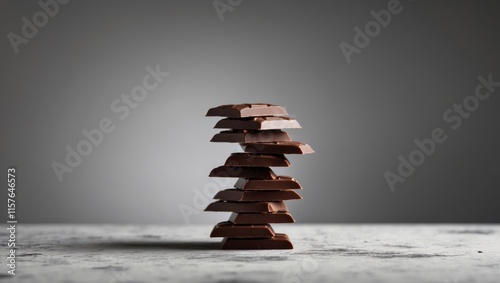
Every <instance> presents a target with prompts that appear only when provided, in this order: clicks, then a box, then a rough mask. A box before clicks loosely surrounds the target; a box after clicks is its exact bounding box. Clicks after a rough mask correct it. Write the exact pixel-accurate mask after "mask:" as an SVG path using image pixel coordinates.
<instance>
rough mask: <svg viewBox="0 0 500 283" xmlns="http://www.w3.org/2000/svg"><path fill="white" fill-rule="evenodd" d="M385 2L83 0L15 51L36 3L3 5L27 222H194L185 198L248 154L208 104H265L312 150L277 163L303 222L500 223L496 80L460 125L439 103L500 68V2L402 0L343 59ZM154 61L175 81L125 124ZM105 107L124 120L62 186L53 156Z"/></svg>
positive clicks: (11, 161) (10, 107)
mask: <svg viewBox="0 0 500 283" xmlns="http://www.w3.org/2000/svg"><path fill="white" fill-rule="evenodd" d="M223 2H226V1H223ZM387 3H388V1H387V0H381V1H247V0H244V1H243V3H242V4H241V5H239V6H237V7H235V9H234V11H232V12H226V13H225V14H224V21H221V20H220V19H219V17H218V15H217V13H216V11H215V9H214V7H213V5H212V1H176V2H173V1H76V0H73V1H72V2H70V3H69V4H66V5H64V6H62V7H61V10H60V11H59V13H58V14H57V15H56V16H55V17H54V18H51V19H50V20H49V23H48V24H47V25H46V26H45V27H43V28H41V29H40V31H39V32H38V34H37V35H36V36H35V37H34V38H32V39H31V40H30V41H29V43H28V44H23V45H21V46H20V52H19V54H15V53H14V51H13V49H12V47H11V46H10V44H9V41H8V39H7V33H8V32H15V33H17V34H20V31H21V26H22V22H21V18H22V17H27V18H30V19H31V17H32V16H33V14H34V13H35V12H36V11H38V10H40V7H39V6H38V4H37V3H36V1H2V2H0V14H1V25H0V29H1V33H0V34H1V36H2V40H1V41H0V47H1V52H0V56H1V65H0V70H1V82H2V91H1V93H2V94H1V95H2V102H1V103H0V105H1V118H2V119H1V123H2V136H1V141H0V143H1V167H0V168H1V169H2V170H3V171H4V172H5V171H6V168H7V167H8V166H11V165H14V166H16V167H17V169H18V216H19V219H20V221H21V222H96V223H104V222H111V223H129V222H130V223H184V220H183V218H182V216H181V214H180V212H179V208H178V207H179V204H181V203H184V204H186V205H189V206H192V200H193V197H194V193H193V189H194V188H197V189H199V190H201V189H202V188H203V187H204V186H205V185H206V184H207V183H209V182H211V179H210V178H208V177H207V175H208V173H209V171H210V170H211V169H212V168H213V167H215V166H218V165H220V164H221V163H222V162H223V161H224V160H225V158H226V157H227V155H228V154H229V153H231V152H233V151H236V150H237V147H236V146H234V145H228V144H214V143H210V142H209V140H210V138H211V137H212V135H213V134H215V133H216V132H217V131H216V130H214V129H212V126H213V125H214V123H215V122H216V121H217V119H216V118H205V117H204V114H205V113H206V110H207V109H208V108H210V107H213V106H216V105H219V104H227V103H241V102H270V103H277V104H281V105H284V106H286V108H287V110H288V112H289V113H291V114H292V115H294V117H296V118H297V119H298V121H299V122H300V123H301V124H302V127H303V129H301V130H292V131H290V133H291V136H292V137H293V138H294V139H295V140H299V141H303V142H306V143H308V144H310V145H311V146H312V147H313V148H314V149H315V150H316V153H315V154H312V155H307V156H292V157H290V160H291V162H292V167H290V168H288V169H286V170H279V172H280V173H286V174H288V175H292V176H294V177H296V178H297V179H298V180H299V182H300V183H301V184H302V185H303V187H304V189H303V190H302V191H301V192H300V193H301V194H302V196H303V197H304V199H303V200H301V201H290V202H289V208H290V210H291V212H292V214H293V216H294V217H295V218H296V220H297V222H496V223H498V222H499V221H500V209H499V205H498V201H499V198H500V193H499V187H500V181H499V178H498V176H499V171H500V165H499V164H500V163H499V161H498V160H500V147H499V145H500V130H499V127H498V121H499V119H500V111H499V110H500V97H498V96H500V90H498V89H497V92H496V93H494V94H493V95H492V96H491V98H490V99H488V100H487V101H484V102H481V104H480V107H479V109H478V110H477V111H476V112H474V113H473V114H472V115H471V117H470V118H469V119H467V120H465V121H464V124H463V125H462V127H461V128H460V129H458V130H457V131H451V130H449V129H450V127H449V124H446V123H445V122H443V119H442V114H443V112H444V111H445V110H446V109H448V108H449V107H451V106H452V105H453V104H454V103H461V102H462V101H463V99H464V98H465V97H466V96H468V95H471V94H473V93H474V88H475V86H476V85H477V83H478V82H477V79H476V77H477V76H478V75H482V76H487V75H488V74H490V73H492V74H493V78H494V79H496V80H497V81H498V80H500V68H499V66H500V52H499V50H500V40H499V35H500V34H499V30H500V16H499V12H500V3H499V2H498V1H412V2H410V1H401V4H402V6H403V11H402V12H401V13H400V14H398V15H395V16H393V18H392V21H391V23H390V24H389V25H388V26H387V27H386V28H383V29H382V31H381V32H380V34H379V35H378V36H377V37H375V38H373V39H372V41H371V43H370V45H369V46H368V47H366V48H364V49H363V50H362V52H361V53H360V54H355V55H353V57H352V62H351V63H350V64H348V63H347V62H346V59H345V58H344V56H343V54H342V52H341V50H340V48H339V44H340V43H341V42H343V41H345V42H347V43H349V44H353V37H354V34H355V32H354V30H353V28H354V27H355V26H360V27H363V26H364V25H365V24H366V23H367V22H368V21H370V20H372V16H371V15H370V11H371V10H376V11H378V10H380V9H386V6H387ZM157 64H159V65H160V69H161V70H163V71H167V72H170V76H169V77H168V78H167V79H166V80H165V81H164V82H163V83H162V84H161V85H160V86H159V87H158V88H157V89H155V90H154V91H153V92H152V93H151V94H150V95H149V96H148V97H147V99H146V100H144V101H143V102H142V103H141V104H140V105H139V107H138V108H137V109H135V110H133V111H132V112H131V114H130V116H129V117H128V118H127V119H125V120H123V121H120V120H119V119H117V116H118V115H117V114H115V113H113V112H112V111H111V110H110V104H111V102H112V101H113V100H115V99H117V98H119V97H120V95H121V94H122V93H130V91H131V89H132V88H133V87H134V86H136V85H138V84H140V83H141V80H142V78H143V77H144V75H145V74H146V72H145V70H144V68H145V67H146V66H148V65H149V66H152V67H153V68H154V66H156V65H157ZM105 117H109V118H111V119H112V120H113V122H114V124H115V125H116V129H115V131H114V132H113V133H111V134H108V135H106V136H105V138H104V141H103V142H102V144H101V145H100V146H98V147H96V148H94V150H93V152H92V154H91V155H90V156H88V157H85V158H84V160H83V163H82V164H81V165H80V166H79V167H77V168H76V169H75V171H74V172H72V173H70V174H66V175H64V182H63V183H59V182H58V180H57V178H56V176H55V174H54V172H53V170H52V168H51V163H52V162H53V161H58V162H63V161H64V157H65V155H66V150H65V147H66V146H67V145H70V146H71V147H73V148H75V146H76V144H77V143H78V142H79V141H80V140H82V139H83V135H82V133H81V131H82V130H83V129H87V130H90V129H92V128H96V127H98V123H99V121H100V120H101V119H102V118H105ZM435 127H442V128H445V129H447V133H448V135H449V138H448V140H447V141H446V142H445V143H444V144H442V145H439V146H438V147H437V149H436V152H435V154H434V155H432V156H431V157H429V158H427V160H426V161H425V163H424V164H423V165H422V166H420V167H418V168H417V170H416V172H415V173H414V174H413V175H412V176H411V177H410V178H408V180H407V181H406V182H405V183H404V184H398V185H397V186H396V187H397V189H396V191H395V192H394V193H392V192H391V191H390V189H389V187H388V186H387V183H386V181H385V179H384V177H383V173H384V172H385V171H386V170H391V171H395V170H396V167H397V165H398V160H397V156H398V155H399V154H402V155H405V156H407V155H408V154H409V153H410V151H411V150H413V149H414V148H415V145H414V144H413V140H414V139H416V138H419V139H423V138H428V137H429V136H430V133H431V130H432V129H434V128H435ZM2 174H6V173H2ZM2 180H3V181H2V182H4V183H5V185H2V187H4V188H6V180H5V179H2ZM0 195H1V199H0V201H1V203H6V193H1V194H0ZM2 207H4V205H3V204H2ZM5 214H6V213H4V212H1V217H2V218H1V219H2V221H4V220H5ZM225 219H227V214H224V213H200V214H198V215H196V216H193V217H191V222H193V223H216V222H217V221H222V220H225Z"/></svg>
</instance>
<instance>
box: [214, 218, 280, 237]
mask: <svg viewBox="0 0 500 283" xmlns="http://www.w3.org/2000/svg"><path fill="white" fill-rule="evenodd" d="M274 236H275V234H274V230H273V228H272V227H271V225H269V224H256V225H235V224H234V223H231V222H228V221H226V222H220V223H219V224H217V225H215V227H214V229H213V230H212V233H211V234H210V237H211V238H215V237H230V238H270V237H274Z"/></svg>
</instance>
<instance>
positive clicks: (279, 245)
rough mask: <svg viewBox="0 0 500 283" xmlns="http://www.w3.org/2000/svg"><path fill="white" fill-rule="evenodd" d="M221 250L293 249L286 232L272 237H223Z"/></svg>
mask: <svg viewBox="0 0 500 283" xmlns="http://www.w3.org/2000/svg"><path fill="white" fill-rule="evenodd" d="M221 248H222V249H223V250H258V249H262V250H272V249H293V245H292V242H290V239H289V238H288V236H287V235H286V234H280V233H276V235H275V236H274V237H272V238H224V240H222V247H221Z"/></svg>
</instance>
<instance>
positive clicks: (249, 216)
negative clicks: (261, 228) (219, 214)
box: [229, 211, 295, 224]
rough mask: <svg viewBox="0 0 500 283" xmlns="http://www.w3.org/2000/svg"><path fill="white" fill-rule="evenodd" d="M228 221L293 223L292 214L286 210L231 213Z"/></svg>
mask: <svg viewBox="0 0 500 283" xmlns="http://www.w3.org/2000/svg"><path fill="white" fill-rule="evenodd" d="M229 221H231V222H232V223H234V224H266V223H294V222H295V219H293V217H292V215H291V214H290V213H289V212H288V211H278V212H272V213H244V212H243V213H236V212H233V213H231V217H229Z"/></svg>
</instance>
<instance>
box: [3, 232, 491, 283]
mask: <svg viewBox="0 0 500 283" xmlns="http://www.w3.org/2000/svg"><path fill="white" fill-rule="evenodd" d="M273 227H274V228H275V231H277V232H279V233H282V232H283V233H287V234H288V235H289V236H290V238H291V240H292V242H293V244H294V246H295V248H294V249H293V250H252V251H234V250H229V251H228V250H220V249H219V243H220V239H210V238H209V237H208V235H209V233H210V231H211V229H212V226H211V225H190V226H181V225H179V226H160V225H155V226H142V225H64V224H60V225H29V224H22V223H21V224H18V228H17V235H16V236H17V244H18V250H17V266H16V275H15V276H13V277H12V276H10V275H9V276H7V275H4V274H6V270H7V267H6V255H7V253H8V251H7V247H6V241H7V239H8V234H7V230H6V229H5V228H3V229H2V230H1V233H0V238H2V239H4V243H3V244H2V248H3V251H2V270H1V274H2V275H0V282H123V283H125V282H271V281H273V282H290V283H299V282H399V283H403V282H419V283H421V282H450V283H456V282H500V225H355V224H352V225H328V224H325V225H301V224H287V225H274V226H273Z"/></svg>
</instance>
